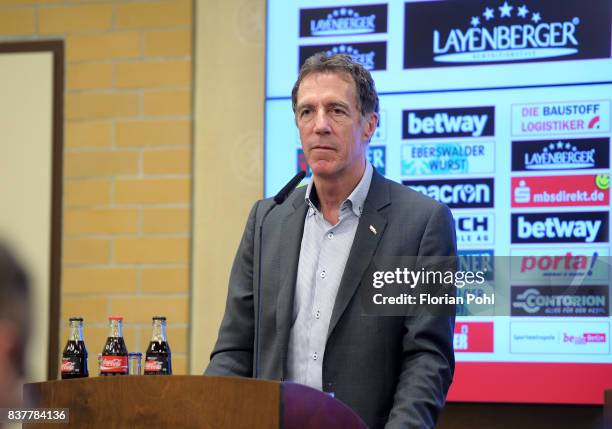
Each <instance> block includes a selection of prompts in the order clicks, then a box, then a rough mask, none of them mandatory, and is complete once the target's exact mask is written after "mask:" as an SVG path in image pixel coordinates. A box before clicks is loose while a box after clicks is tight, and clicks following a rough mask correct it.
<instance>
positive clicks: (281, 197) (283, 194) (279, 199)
mask: <svg viewBox="0 0 612 429" xmlns="http://www.w3.org/2000/svg"><path fill="white" fill-rule="evenodd" d="M304 177H306V172H305V171H304V170H300V171H299V172H298V174H296V175H295V176H293V179H291V180H290V181H289V182H287V184H286V185H285V186H283V189H281V190H280V191H278V194H276V195H275V196H274V202H275V203H276V205H281V204H282V203H284V202H285V200H286V199H287V197H288V196H289V194H291V192H292V191H293V190H294V189H295V187H296V186H297V185H298V184H299V183H300V182H301V181H302V179H303V178H304ZM266 214H267V213H266ZM262 223H263V222H262Z"/></svg>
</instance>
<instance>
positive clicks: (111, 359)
mask: <svg viewBox="0 0 612 429" xmlns="http://www.w3.org/2000/svg"><path fill="white" fill-rule="evenodd" d="M100 372H118V373H125V374H127V372H128V357H127V356H102V362H101V364H100Z"/></svg>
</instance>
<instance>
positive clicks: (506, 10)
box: [498, 1, 514, 18]
mask: <svg viewBox="0 0 612 429" xmlns="http://www.w3.org/2000/svg"><path fill="white" fill-rule="evenodd" d="M498 9H499V12H500V16H501V17H502V18H503V17H504V16H507V17H508V18H510V17H511V16H512V15H511V13H510V12H511V11H512V9H514V6H510V5H509V4H508V2H507V1H505V2H504V5H503V6H500V7H498Z"/></svg>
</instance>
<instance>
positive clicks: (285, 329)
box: [276, 193, 308, 377]
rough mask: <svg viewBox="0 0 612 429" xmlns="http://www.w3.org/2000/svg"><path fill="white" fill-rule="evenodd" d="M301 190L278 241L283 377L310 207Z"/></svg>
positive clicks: (278, 320)
mask: <svg viewBox="0 0 612 429" xmlns="http://www.w3.org/2000/svg"><path fill="white" fill-rule="evenodd" d="M298 194H299V195H297V196H296V197H295V198H294V199H293V203H292V206H293V208H292V210H291V212H290V213H289V214H288V215H287V216H286V217H285V219H284V220H283V224H282V226H281V235H280V237H281V238H280V239H281V243H280V245H279V249H280V270H281V273H280V285H279V291H278V301H277V305H276V331H277V335H278V338H279V339H280V348H281V350H280V351H281V362H282V365H283V377H284V374H285V367H286V353H287V347H288V346H289V332H290V330H291V319H292V315H293V299H294V296H295V279H296V278H297V269H298V260H299V257H300V247H301V244H302V234H303V232H304V219H305V217H306V210H307V208H308V206H307V205H306V202H305V200H304V197H303V193H298ZM300 195H301V198H300ZM287 203H289V201H287Z"/></svg>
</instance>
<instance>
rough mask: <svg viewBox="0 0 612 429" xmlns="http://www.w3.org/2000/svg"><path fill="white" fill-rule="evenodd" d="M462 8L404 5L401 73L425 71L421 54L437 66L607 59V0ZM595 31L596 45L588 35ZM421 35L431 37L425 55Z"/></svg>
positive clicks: (470, 4) (494, 3)
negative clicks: (598, 34) (598, 36)
mask: <svg viewBox="0 0 612 429" xmlns="http://www.w3.org/2000/svg"><path fill="white" fill-rule="evenodd" d="M461 3H462V4H461V7H458V5H457V4H456V3H454V2H432V1H425V2H416V3H411V2H407V3H406V5H405V29H406V36H405V46H406V48H405V53H404V68H413V67H426V66H427V65H425V64H424V63H426V59H425V58H423V57H424V56H425V55H428V57H429V58H428V60H429V61H430V62H431V63H433V64H438V66H440V65H461V64H470V65H473V64H487V63H499V62H522V61H545V60H551V59H557V60H558V59H560V58H572V59H576V58H607V57H609V56H610V40H609V39H610V38H609V37H607V36H609V34H610V29H609V25H610V2H609V1H608V2H606V1H603V0H594V1H589V3H588V6H586V4H585V3H584V2H581V1H578V0H559V1H554V2H542V1H537V0H532V1H521V2H518V1H511V0H505V1H503V2H502V1H491V0H488V1H470V2H461ZM600 13H601V14H605V16H601V17H600V16H597V14H600ZM606 25H607V27H606ZM600 26H601V27H600ZM598 30H601V31H603V32H604V34H605V36H602V40H601V41H600V42H598V41H597V39H596V38H595V37H593V36H591V34H590V33H592V32H594V31H595V32H596V31H598ZM419 34H430V35H431V37H430V38H429V52H426V51H425V49H424V47H423V46H422V45H423V44H424V43H426V40H425V41H419V40H418V39H419V37H418V35H419ZM604 37H606V41H603V38H604ZM421 39H425V38H424V37H422V36H421ZM597 45H601V46H597ZM600 47H601V49H599V48H600ZM606 47H607V51H606ZM434 66H435V65H434Z"/></svg>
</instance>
